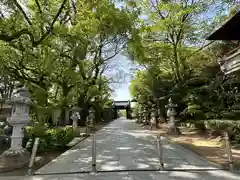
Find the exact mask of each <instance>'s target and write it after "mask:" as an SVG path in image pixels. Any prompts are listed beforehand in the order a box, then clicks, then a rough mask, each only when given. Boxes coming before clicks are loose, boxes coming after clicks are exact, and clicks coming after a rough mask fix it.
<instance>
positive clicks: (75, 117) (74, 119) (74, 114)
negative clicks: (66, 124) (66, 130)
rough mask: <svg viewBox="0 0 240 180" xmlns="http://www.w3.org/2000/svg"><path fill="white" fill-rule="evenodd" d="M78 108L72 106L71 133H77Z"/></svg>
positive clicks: (79, 117)
mask: <svg viewBox="0 0 240 180" xmlns="http://www.w3.org/2000/svg"><path fill="white" fill-rule="evenodd" d="M80 110H81V109H80V108H78V107H77V106H74V107H73V108H72V109H71V111H72V116H71V119H72V127H73V131H74V132H76V131H77V127H78V120H79V119H81V116H80V113H79V112H80Z"/></svg>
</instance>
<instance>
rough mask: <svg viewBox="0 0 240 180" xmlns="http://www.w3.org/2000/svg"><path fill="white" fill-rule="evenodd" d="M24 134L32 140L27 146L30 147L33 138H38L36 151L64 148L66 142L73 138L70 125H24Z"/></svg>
mask: <svg viewBox="0 0 240 180" xmlns="http://www.w3.org/2000/svg"><path fill="white" fill-rule="evenodd" d="M25 136H26V137H28V138H29V139H31V140H32V142H31V144H30V145H29V146H28V148H29V149H30V148H32V146H33V140H34V139H35V138H36V137H39V138H40V142H39V146H38V147H39V148H38V151H40V152H42V151H49V150H57V149H64V148H66V146H67V144H68V143H69V142H70V141H71V140H72V139H73V137H74V133H73V130H72V127H57V128H51V129H49V128H47V127H46V126H40V125H36V126H33V127H30V126H27V127H25Z"/></svg>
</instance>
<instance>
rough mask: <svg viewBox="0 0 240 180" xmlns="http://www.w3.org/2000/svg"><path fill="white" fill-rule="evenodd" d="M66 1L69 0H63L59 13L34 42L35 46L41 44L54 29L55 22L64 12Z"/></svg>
mask: <svg viewBox="0 0 240 180" xmlns="http://www.w3.org/2000/svg"><path fill="white" fill-rule="evenodd" d="M66 2H67V0H63V2H62V4H61V6H60V8H59V10H58V12H57V14H56V15H55V16H54V18H53V21H52V23H51V24H50V26H49V27H48V30H47V31H46V32H45V33H44V34H43V36H42V37H41V38H40V39H39V40H38V41H37V42H35V43H34V46H37V45H39V44H40V43H41V42H42V41H43V40H44V39H45V38H46V37H47V36H48V35H49V34H50V33H51V31H52V30H53V26H54V24H55V22H56V21H57V19H58V17H59V16H60V14H61V13H62V10H63V8H64V6H65V4H66Z"/></svg>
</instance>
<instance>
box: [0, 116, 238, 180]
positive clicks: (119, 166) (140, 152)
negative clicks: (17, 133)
mask: <svg viewBox="0 0 240 180" xmlns="http://www.w3.org/2000/svg"><path fill="white" fill-rule="evenodd" d="M96 135H97V170H99V171H118V170H126V171H127V172H100V173H96V174H89V173H85V174H81V173H79V172H82V171H91V169H92V168H91V160H92V158H91V152H92V149H91V147H92V146H91V145H92V142H91V137H90V138H88V139H86V140H85V141H83V142H81V143H79V144H77V145H76V146H75V147H73V148H72V149H70V150H68V151H66V152H65V153H64V154H62V155H61V156H59V157H58V158H56V159H55V160H53V161H52V162H50V163H49V164H47V165H46V166H44V167H43V168H41V169H39V170H38V171H37V173H39V174H40V175H38V176H31V177H27V176H26V177H24V178H23V177H22V178H19V177H7V178H6V177H2V179H1V178H0V180H3V179H9V180H17V179H18V180H20V179H23V180H83V179H84V180H85V179H86V180H93V179H99V180H120V179H122V180H158V179H159V180H161V179H163V180H165V179H172V180H174V179H176V180H190V179H199V180H204V179H205V180H212V179H218V180H223V179H228V180H235V179H236V180H237V179H238V180H239V179H240V176H238V175H235V174H233V173H230V172H227V171H222V170H213V169H216V167H214V166H213V165H211V164H209V163H208V162H207V161H206V160H205V159H203V158H202V157H200V156H199V155H196V154H195V153H193V152H191V151H189V150H186V149H184V148H183V147H180V146H178V145H175V144H170V143H169V142H168V141H167V140H163V142H162V143H163V155H164V158H163V161H164V165H165V167H166V168H168V169H173V170H174V171H156V172H155V171H147V170H154V169H159V168H160V166H159V158H158V151H157V142H156V137H154V136H152V135H151V133H150V132H149V130H145V129H143V128H142V127H141V126H140V125H138V124H135V123H134V122H133V121H130V120H126V119H124V118H119V119H118V120H116V121H114V122H112V123H111V124H109V125H108V126H106V127H104V128H103V129H101V130H100V131H98V132H97V134H96ZM183 169H188V170H191V172H190V171H184V172H183V171H179V170H183ZM199 169H202V170H203V171H199ZM209 169H212V170H209ZM133 170H135V171H133ZM136 170H138V171H136ZM139 170H142V171H139ZM176 170H178V171H176ZM194 170H195V171H196V172H192V171H194ZM197 171H198V172H197ZM69 172H72V173H73V172H76V173H74V174H67V173H69ZM77 172H78V173H77ZM51 173H66V174H61V175H41V174H51Z"/></svg>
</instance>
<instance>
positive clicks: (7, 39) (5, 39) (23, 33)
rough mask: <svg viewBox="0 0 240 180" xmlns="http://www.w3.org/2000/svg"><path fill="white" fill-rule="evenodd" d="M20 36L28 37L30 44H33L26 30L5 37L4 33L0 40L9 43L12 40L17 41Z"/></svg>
mask: <svg viewBox="0 0 240 180" xmlns="http://www.w3.org/2000/svg"><path fill="white" fill-rule="evenodd" d="M22 35H28V36H29V37H30V40H31V42H32V43H35V41H34V37H33V35H32V33H31V32H29V31H28V29H22V30H20V31H18V32H15V33H13V34H12V35H7V34H5V33H2V34H0V40H3V41H6V42H11V41H13V40H14V39H17V38H19V37H21V36H22Z"/></svg>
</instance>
